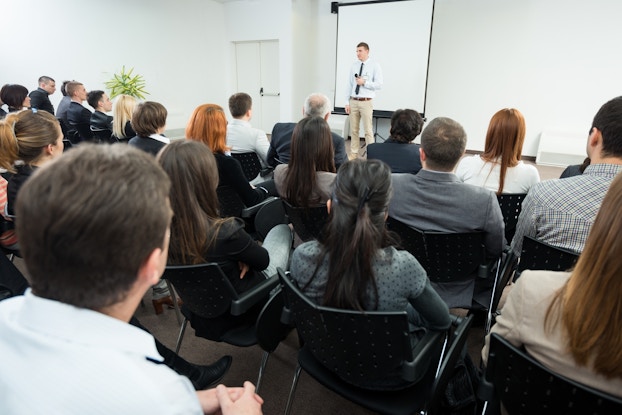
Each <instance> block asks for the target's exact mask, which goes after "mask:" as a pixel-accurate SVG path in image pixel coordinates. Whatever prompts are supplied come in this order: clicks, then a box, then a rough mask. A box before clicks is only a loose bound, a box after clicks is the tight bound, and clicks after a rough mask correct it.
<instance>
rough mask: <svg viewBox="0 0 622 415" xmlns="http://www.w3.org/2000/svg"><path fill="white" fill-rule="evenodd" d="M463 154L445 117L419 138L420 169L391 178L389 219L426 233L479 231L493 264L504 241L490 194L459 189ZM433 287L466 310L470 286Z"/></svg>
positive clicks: (459, 136) (462, 136) (462, 137)
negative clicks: (482, 235)
mask: <svg viewBox="0 0 622 415" xmlns="http://www.w3.org/2000/svg"><path fill="white" fill-rule="evenodd" d="M465 148H466V133H465V131H464V129H463V128H462V126H461V125H460V124H459V123H458V122H456V121H454V120H452V119H450V118H444V117H440V118H435V119H433V120H432V121H431V122H430V124H428V126H427V127H426V128H425V129H424V130H423V132H422V133H421V149H420V150H419V151H420V153H421V164H422V169H421V170H419V173H417V174H416V175H413V174H410V173H399V174H396V173H394V174H392V175H391V179H392V183H393V198H392V199H391V203H390V205H389V216H391V217H392V218H394V219H397V220H399V221H400V222H403V223H405V224H407V225H408V226H410V227H412V228H415V229H419V230H421V231H427V232H443V233H462V232H475V231H482V232H484V245H485V246H486V254H487V256H488V257H489V258H498V257H499V256H500V255H501V251H502V250H503V247H504V245H505V237H504V225H503V215H502V214H501V209H500V208H499V203H498V202H497V197H496V195H495V193H494V192H492V191H490V190H488V189H485V188H483V187H477V186H473V185H470V184H466V183H462V181H461V180H460V179H459V178H458V177H457V176H456V175H455V174H454V173H453V172H454V169H455V167H456V165H457V164H458V161H460V159H461V158H462V156H463V155H464V151H465ZM478 282H479V281H478ZM485 282H488V280H485ZM483 285H484V287H482V288H485V289H487V288H488V284H483ZM433 286H434V288H435V289H436V290H437V292H438V293H439V295H440V296H441V298H443V300H445V302H446V303H447V305H448V306H449V307H450V308H453V307H462V308H470V307H471V302H472V299H473V296H474V289H475V282H474V280H467V281H460V282H457V283H456V282H452V283H442V284H440V283H439V284H433ZM477 291H480V290H477ZM477 291H476V292H477Z"/></svg>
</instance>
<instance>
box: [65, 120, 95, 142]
mask: <svg viewBox="0 0 622 415" xmlns="http://www.w3.org/2000/svg"><path fill="white" fill-rule="evenodd" d="M67 135H68V138H69V141H71V144H78V143H80V142H82V141H92V140H93V132H92V131H91V125H90V124H88V123H79V124H72V123H69V130H68V132H67Z"/></svg>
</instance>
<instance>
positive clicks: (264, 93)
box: [259, 86, 281, 97]
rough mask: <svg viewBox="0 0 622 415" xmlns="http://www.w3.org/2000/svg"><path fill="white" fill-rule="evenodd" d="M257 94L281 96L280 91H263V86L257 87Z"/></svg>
mask: <svg viewBox="0 0 622 415" xmlns="http://www.w3.org/2000/svg"><path fill="white" fill-rule="evenodd" d="M259 95H260V96H262V97H278V96H281V93H280V92H263V86H262V87H261V88H259Z"/></svg>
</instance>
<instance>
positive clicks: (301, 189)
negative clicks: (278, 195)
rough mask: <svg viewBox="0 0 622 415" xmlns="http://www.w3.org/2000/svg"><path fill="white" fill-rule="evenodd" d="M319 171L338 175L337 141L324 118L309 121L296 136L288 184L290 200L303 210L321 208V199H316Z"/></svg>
mask: <svg viewBox="0 0 622 415" xmlns="http://www.w3.org/2000/svg"><path fill="white" fill-rule="evenodd" d="M319 171H326V172H331V173H334V172H335V152H334V149H333V137H332V134H331V132H330V127H329V126H328V123H327V122H326V121H325V120H324V118H322V117H305V118H303V119H302V120H300V121H299V122H298V124H296V127H295V128H294V132H293V133H292V147H291V158H290V160H289V168H288V171H287V177H286V181H285V188H286V189H287V195H286V198H287V200H289V201H290V202H291V203H292V204H294V205H295V206H300V207H309V206H311V205H317V204H319V203H320V200H319V198H318V199H315V200H314V199H312V192H313V189H314V188H315V183H316V182H317V178H316V172H319Z"/></svg>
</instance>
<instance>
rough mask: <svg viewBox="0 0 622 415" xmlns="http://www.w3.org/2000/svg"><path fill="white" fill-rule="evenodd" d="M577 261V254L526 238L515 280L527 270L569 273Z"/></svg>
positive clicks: (529, 237)
mask: <svg viewBox="0 0 622 415" xmlns="http://www.w3.org/2000/svg"><path fill="white" fill-rule="evenodd" d="M577 259H579V254H577V253H576V252H573V251H570V250H568V249H563V248H558V247H556V246H553V245H550V244H548V243H546V242H542V241H539V240H537V239H535V238H532V237H531V236H525V237H524V238H523V247H522V250H521V255H520V260H519V262H518V267H517V269H516V276H515V277H514V278H515V279H516V278H518V277H519V276H520V274H521V273H522V272H523V271H524V270H526V269H537V270H546V271H567V270H569V269H570V268H572V267H573V266H574V264H575V263H576V262H577Z"/></svg>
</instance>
